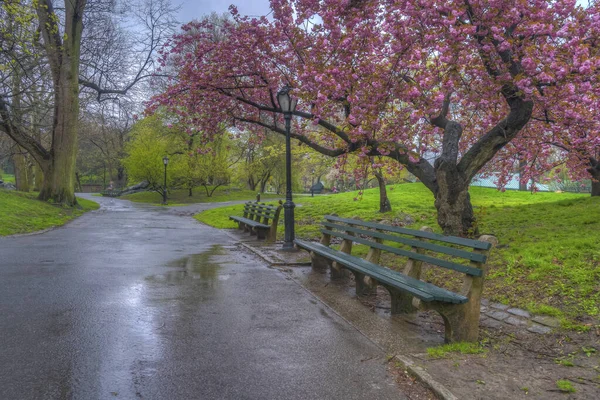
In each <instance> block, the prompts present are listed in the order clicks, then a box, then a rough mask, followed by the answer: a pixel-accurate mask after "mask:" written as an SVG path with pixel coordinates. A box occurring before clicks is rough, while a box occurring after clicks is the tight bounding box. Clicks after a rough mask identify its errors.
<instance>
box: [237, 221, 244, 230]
mask: <svg viewBox="0 0 600 400" xmlns="http://www.w3.org/2000/svg"><path fill="white" fill-rule="evenodd" d="M238 229H239V230H240V231H245V230H246V224H245V223H243V222H238Z"/></svg>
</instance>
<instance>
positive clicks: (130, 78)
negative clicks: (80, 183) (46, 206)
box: [0, 0, 172, 205]
mask: <svg viewBox="0 0 600 400" xmlns="http://www.w3.org/2000/svg"><path fill="white" fill-rule="evenodd" d="M56 3H58V2H57V1H52V0H37V1H26V0H8V1H6V2H5V3H4V4H3V6H2V9H1V10H2V15H3V16H5V15H6V16H7V20H12V23H13V25H14V24H15V23H16V24H19V26H20V27H19V32H20V34H19V35H18V36H16V37H15V36H14V35H11V34H10V32H8V34H6V32H7V29H5V25H4V21H3V25H2V26H0V28H2V29H0V32H2V33H3V35H2V37H1V38H0V39H1V40H2V47H1V48H0V54H1V55H2V60H1V61H0V63H2V64H5V65H8V66H9V68H8V69H4V70H3V72H4V71H10V72H12V74H13V76H14V75H15V74H16V75H18V76H19V77H20V78H21V79H23V80H25V81H26V84H27V86H28V87H33V86H34V85H33V83H32V82H35V81H37V80H38V75H39V74H38V75H36V73H35V70H34V69H33V68H32V67H31V66H34V65H35V66H36V68H39V69H41V70H46V69H47V70H49V71H50V76H51V85H50V86H51V87H50V91H51V92H52V94H53V101H52V107H53V117H52V123H51V126H50V127H48V129H47V130H48V132H49V136H50V137H51V139H50V143H49V146H44V144H43V143H41V141H40V140H39V139H38V138H37V137H36V136H35V135H33V134H32V130H31V129H30V127H29V126H28V124H27V123H25V121H24V120H23V118H21V116H22V112H21V110H19V104H18V103H17V102H15V100H18V99H19V98H20V95H21V93H20V91H15V90H14V88H11V87H7V86H6V85H5V84H4V83H5V82H3V81H0V85H2V86H1V87H0V130H2V131H4V132H6V133H7V134H8V136H10V137H11V138H12V139H13V140H14V141H15V142H16V143H17V144H18V145H19V146H21V147H22V148H23V149H25V150H26V151H27V152H28V153H29V154H30V155H31V156H32V157H33V158H34V159H35V161H36V162H37V163H38V165H39V166H40V167H41V169H42V171H43V176H44V180H43V184H42V187H41V188H40V194H39V198H40V199H41V200H51V201H53V202H56V203H63V204H66V205H75V204H76V199H75V196H74V187H75V160H76V152H77V134H78V129H79V109H80V104H79V95H80V86H81V85H83V86H84V87H86V88H89V89H90V90H93V91H94V92H95V93H96V94H97V98H98V100H103V99H105V98H106V97H107V96H109V97H110V96H113V97H114V96H116V95H122V94H125V93H126V92H127V91H128V90H129V89H131V88H132V86H133V85H134V84H135V83H137V82H138V81H140V80H142V79H144V78H145V77H147V76H148V74H149V73H150V70H151V69H152V59H153V54H154V52H155V50H156V49H157V46H159V45H160V44H161V43H163V42H164V40H166V37H165V32H167V31H168V30H169V28H170V21H169V19H170V13H171V11H172V10H171V8H170V6H169V4H168V2H167V0H147V1H140V2H126V3H123V4H121V3H119V4H118V3H117V2H115V1H113V0H89V1H87V0H65V1H64V3H63V5H62V6H57V4H56ZM117 6H119V7H120V9H119V11H121V12H123V11H128V10H129V11H130V14H129V15H132V16H133V17H132V18H130V19H128V20H127V21H125V22H126V23H131V22H132V21H133V20H134V19H135V20H136V21H140V22H138V23H137V24H138V25H137V27H136V29H135V30H133V32H138V33H142V32H143V34H146V33H147V36H145V37H143V38H142V39H139V38H136V37H135V35H134V33H133V32H132V33H131V34H130V35H129V39H128V37H127V36H126V35H122V34H119V32H121V30H120V29H119V26H120V25H119V23H118V21H117V18H116V17H115V15H116V14H115V10H116V8H117ZM84 25H85V26H86V31H84ZM32 26H33V29H32ZM86 32H87V33H86ZM102 43H103V44H104V46H99V44H102ZM134 43H135V45H134ZM128 44H131V45H133V47H129V46H126V45H128ZM136 46H137V47H136ZM118 49H120V50H121V52H119V53H117V52H116V50H118ZM125 50H128V53H126V52H125ZM32 59H33V60H32ZM21 60H27V61H28V63H27V64H24V63H21V62H20V61H21ZM33 61H35V62H36V63H33ZM82 66H83V68H81V67H82ZM22 87H25V85H22ZM22 90H25V89H22Z"/></svg>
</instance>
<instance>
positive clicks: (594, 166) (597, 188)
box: [587, 158, 600, 197]
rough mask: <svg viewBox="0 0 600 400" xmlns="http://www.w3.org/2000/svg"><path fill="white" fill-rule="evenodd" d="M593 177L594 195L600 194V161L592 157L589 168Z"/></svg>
mask: <svg viewBox="0 0 600 400" xmlns="http://www.w3.org/2000/svg"><path fill="white" fill-rule="evenodd" d="M587 171H588V172H589V173H590V175H591V178H592V197H593V196H600V162H598V160H596V159H595V158H590V168H588V170H587Z"/></svg>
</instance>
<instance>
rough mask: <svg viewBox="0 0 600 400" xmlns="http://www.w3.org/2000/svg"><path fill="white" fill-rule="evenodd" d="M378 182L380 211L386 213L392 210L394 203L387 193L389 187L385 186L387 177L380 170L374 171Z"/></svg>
mask: <svg viewBox="0 0 600 400" xmlns="http://www.w3.org/2000/svg"><path fill="white" fill-rule="evenodd" d="M374 175H375V178H376V179H377V183H378V184H379V212H380V213H385V212H389V211H392V204H391V203H390V199H389V198H388V195H387V188H386V187H385V178H384V177H383V174H382V173H381V172H380V171H375V172H374Z"/></svg>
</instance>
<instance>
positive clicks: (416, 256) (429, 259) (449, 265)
mask: <svg viewBox="0 0 600 400" xmlns="http://www.w3.org/2000/svg"><path fill="white" fill-rule="evenodd" d="M321 232H322V233H325V234H327V235H332V236H337V237H340V238H342V239H347V240H352V241H353V242H356V243H360V244H364V245H367V246H369V247H374V248H376V249H380V250H383V251H387V252H389V253H394V254H398V255H400V256H404V257H409V258H412V259H413V260H419V261H423V262H426V263H429V264H433V265H437V266H439V267H444V268H448V269H452V270H454V271H458V272H463V273H465V274H469V275H473V276H482V275H483V271H482V270H480V269H479V268H473V267H469V266H466V265H462V264H457V263H453V262H451V261H446V260H441V259H439V258H435V257H431V256H428V255H425V254H419V253H415V252H412V251H408V250H403V249H399V248H397V247H391V246H386V245H384V244H380V243H377V242H371V241H369V240H366V239H362V238H359V237H357V236H352V235H346V234H344V233H340V232H336V231H330V230H328V229H321Z"/></svg>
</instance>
